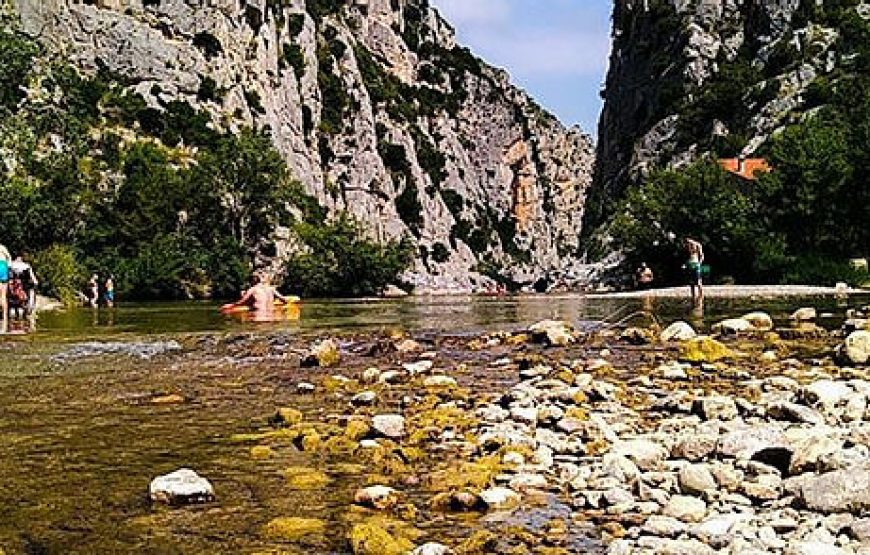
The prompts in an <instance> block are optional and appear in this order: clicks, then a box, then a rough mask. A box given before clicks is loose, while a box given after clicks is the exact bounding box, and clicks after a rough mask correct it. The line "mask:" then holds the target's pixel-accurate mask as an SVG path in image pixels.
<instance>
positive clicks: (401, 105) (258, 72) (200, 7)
mask: <svg viewBox="0 0 870 555" xmlns="http://www.w3.org/2000/svg"><path fill="white" fill-rule="evenodd" d="M13 5H14V8H15V10H16V11H17V13H18V15H19V16H20V18H21V20H22V24H23V27H24V29H25V30H26V31H27V32H28V33H30V34H32V35H34V36H38V37H40V39H41V40H42V41H43V42H45V43H47V44H50V45H51V46H52V47H53V48H54V49H55V51H56V52H57V53H58V54H59V55H61V56H63V57H65V58H67V59H69V60H71V61H72V62H74V63H75V64H76V65H78V66H79V67H80V68H82V69H84V70H95V69H97V68H100V67H103V68H106V69H108V70H110V71H111V72H113V73H114V74H118V75H120V76H122V77H123V78H124V79H125V80H127V81H128V82H129V83H130V87H132V88H135V90H136V91H138V92H139V93H140V94H141V95H142V96H143V97H144V98H145V99H146V101H147V102H148V103H149V104H150V105H152V106H153V107H160V106H162V105H165V103H166V102H168V101H171V100H179V99H180V100H184V101H186V102H188V103H189V104H190V105H191V106H193V107H194V108H197V109H206V110H207V111H208V112H209V113H211V114H212V117H213V121H214V124H215V125H217V126H220V127H222V128H224V129H235V128H239V127H241V126H243V125H253V126H255V127H258V128H268V129H270V130H271V134H272V137H273V140H274V143H275V145H276V147H277V148H278V149H279V151H280V152H281V153H282V155H283V156H284V158H285V159H286V161H287V163H288V165H289V166H290V168H291V170H292V171H293V173H294V175H295V177H296V178H298V179H299V180H300V181H302V182H303V183H304V185H305V187H306V188H307V190H308V191H309V192H310V193H311V194H313V195H314V196H316V198H317V199H318V200H319V202H320V203H321V204H323V205H324V206H326V207H328V208H329V209H330V210H333V211H338V210H347V211H349V212H351V213H352V214H353V215H355V216H356V217H357V218H358V219H360V220H361V221H363V222H364V223H365V225H366V226H367V227H368V229H369V230H370V232H371V234H372V235H373V236H374V237H378V238H381V239H388V238H398V237H401V236H409V237H412V238H413V239H414V241H416V243H417V244H418V247H419V253H420V254H419V256H418V259H417V261H416V266H415V268H414V269H413V272H412V275H410V276H409V278H410V279H411V281H414V282H416V284H417V285H418V286H420V287H422V288H424V289H425V288H427V287H435V288H445V287H454V286H459V287H463V288H467V287H469V286H471V285H473V284H474V283H475V282H476V281H478V280H479V277H480V276H479V273H478V272H491V271H502V272H504V273H505V274H507V275H510V276H511V277H513V278H515V279H517V280H519V281H531V280H533V279H535V278H536V277H539V276H541V275H543V274H546V273H549V272H552V271H553V270H564V269H566V268H570V267H572V265H574V264H575V263H576V262H577V253H578V251H579V250H580V249H579V234H580V221H581V218H582V214H583V208H584V199H585V195H586V190H587V187H588V186H589V184H590V182H591V172H592V166H593V159H594V152H593V147H592V145H591V141H590V139H589V138H588V137H587V136H585V135H583V134H582V133H580V132H579V130H574V129H570V130H569V129H565V128H564V127H563V126H562V125H561V124H560V123H559V122H558V121H557V120H556V119H555V118H554V117H552V116H551V115H549V114H547V113H545V112H544V111H543V110H541V109H540V108H539V107H538V106H537V105H536V104H535V103H534V101H533V100H532V99H531V98H529V96H528V95H526V94H525V93H524V92H523V91H521V90H519V89H517V88H515V87H514V86H512V85H511V84H510V81H509V77H508V75H507V74H505V73H504V72H502V71H499V70H496V69H494V68H492V67H489V66H487V65H486V64H485V63H483V62H481V61H480V60H478V59H477V58H475V57H474V56H473V55H471V54H470V53H469V52H468V51H467V50H466V49H463V48H461V47H458V46H457V45H456V43H455V38H454V33H453V30H452V28H451V27H450V26H449V25H448V24H447V23H446V22H445V21H444V20H443V19H442V18H441V17H440V16H439V15H438V13H437V12H436V11H435V10H434V9H432V8H430V7H429V6H428V4H427V2H426V0H354V1H348V2H345V1H343V0H318V1H310V0H309V1H308V2H305V1H304V0H241V1H240V0H214V1H211V2H207V3H203V2H201V1H197V0H132V1H121V0H95V1H90V2H78V1H75V0H13Z"/></svg>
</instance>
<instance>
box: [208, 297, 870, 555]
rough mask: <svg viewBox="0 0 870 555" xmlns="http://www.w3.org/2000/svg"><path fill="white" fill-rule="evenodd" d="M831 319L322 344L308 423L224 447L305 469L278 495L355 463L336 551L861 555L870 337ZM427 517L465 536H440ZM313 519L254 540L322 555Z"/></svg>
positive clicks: (292, 421) (291, 418)
mask: <svg viewBox="0 0 870 555" xmlns="http://www.w3.org/2000/svg"><path fill="white" fill-rule="evenodd" d="M846 316H847V319H846V321H845V324H844V326H843V327H842V328H841V329H837V330H833V331H829V330H826V329H824V328H821V327H819V326H817V325H816V324H814V323H813V320H814V319H815V317H816V314H815V310H814V309H812V308H804V309H801V310H798V311H796V312H795V314H794V315H793V319H792V321H791V322H790V323H789V324H788V325H786V326H781V327H774V322H773V321H772V320H771V319H770V317H769V316H767V315H766V314H765V313H762V312H754V313H750V314H747V315H745V316H743V317H741V318H733V319H729V320H725V321H723V322H720V323H719V324H717V325H716V326H713V328H712V333H713V335H712V336H698V335H696V333H695V330H693V329H692V328H691V326H689V325H688V324H686V323H682V322H679V323H675V324H674V325H671V326H669V327H668V328H667V329H665V330H661V329H658V328H640V327H635V328H623V329H618V330H617V329H607V330H602V331H597V332H594V333H581V332H579V331H575V330H574V329H573V328H572V327H571V326H570V325H569V324H566V323H563V322H555V321H547V322H541V323H539V324H537V325H536V326H532V327H531V328H529V329H528V330H527V331H525V332H510V333H508V332H504V333H494V334H488V335H485V336H479V337H432V336H430V337H419V338H416V339H412V338H409V337H405V336H402V335H401V334H395V335H393V336H391V337H382V338H374V339H371V338H369V339H370V340H369V341H368V342H362V343H360V342H338V341H334V340H332V339H324V340H322V341H319V342H317V343H316V344H314V345H312V346H311V349H310V351H309V352H307V353H301V354H300V356H299V360H300V364H301V365H302V366H308V367H313V368H314V369H315V370H316V371H315V373H314V374H308V375H307V376H306V380H298V381H297V382H296V384H295V387H296V389H297V392H298V398H299V399H305V398H314V399H316V400H317V402H316V404H317V405H318V406H319V407H320V408H319V410H316V411H307V410H300V409H297V408H295V407H283V408H281V409H279V410H278V411H277V414H276V415H275V416H274V417H273V418H272V419H271V425H270V426H269V427H268V428H262V429H259V430H256V431H254V432H253V433H248V434H239V435H236V436H233V437H232V438H230V441H231V442H233V443H235V444H239V445H247V446H248V448H249V449H250V456H251V457H253V458H255V459H270V458H272V457H275V456H276V453H279V452H280V451H281V450H283V449H293V450H299V451H302V452H305V453H310V454H311V455H312V456H313V457H317V458H316V459H312V461H315V460H317V461H321V462H320V463H319V464H317V463H314V462H312V465H311V466H310V467H293V468H288V469H286V470H285V472H284V475H285V477H286V479H287V481H288V483H289V484H290V485H291V487H292V488H298V489H305V490H312V491H313V492H317V491H319V490H323V488H329V487H331V486H330V483H331V481H332V479H331V477H330V476H329V475H328V474H327V473H326V472H324V470H323V468H325V466H323V465H324V464H326V462H327V461H328V464H333V465H334V464H341V465H355V466H357V467H360V468H361V470H362V471H363V472H364V476H365V480H364V483H363V484H361V485H360V486H359V487H358V488H357V489H356V491H355V492H351V491H349V492H347V496H348V498H349V499H351V498H352V499H353V501H352V505H351V507H349V510H350V511H351V514H352V515H353V518H352V519H351V522H350V523H349V524H348V525H347V529H346V531H345V532H344V536H343V538H344V539H343V541H339V543H340V544H343V545H344V548H345V549H346V550H348V549H349V550H350V551H351V552H353V553H356V554H371V555H376V554H377V555H382V554H391V553H396V554H398V553H408V552H410V553H415V554H418V555H434V554H441V553H457V554H473V553H527V552H535V553H552V554H556V553H590V552H602V553H605V552H606V553H610V554H614V555H616V554H619V555H622V554H654V553H656V554H658V553H675V554H676V553H686V554H704V553H710V554H713V553H723V554H732V553H733V554H738V553H739V554H750V553H785V554H789V555H797V554H801V555H802V554H807V555H810V554H812V555H818V554H858V553H870V519H866V518H864V515H865V514H866V513H867V511H868V510H870V410H868V396H870V375H868V367H867V361H868V355H870V331H868V322H867V319H866V318H867V314H866V309H865V311H864V312H861V311H854V310H853V311H850V313H849V314H847V315H846ZM372 362H374V364H372ZM216 489H217V490H218V491H219V490H220V484H216ZM218 502H219V496H218ZM445 515H448V516H447V517H446V518H447V519H448V521H449V519H451V518H455V517H456V515H465V516H464V517H463V520H462V521H461V522H462V526H463V527H464V529H466V530H468V533H467V534H465V535H464V537H462V538H456V534H455V531H454V533H451V534H449V535H448V536H446V537H443V538H442V537H440V536H439V534H438V531H437V529H432V528H431V523H432V522H435V521H438V520H443V519H444V518H445ZM314 516H316V515H304V514H286V515H275V517H274V518H273V519H272V520H271V521H269V522H268V523H266V524H265V525H264V527H263V529H262V531H261V532H262V534H263V536H264V537H265V538H268V539H269V540H270V541H274V542H276V544H278V545H303V546H309V547H311V546H323V545H324V543H322V542H324V541H326V540H325V539H324V538H325V537H326V536H328V535H329V534H328V533H327V532H326V530H328V529H330V523H329V522H327V521H325V520H321V519H320V518H312V517H314Z"/></svg>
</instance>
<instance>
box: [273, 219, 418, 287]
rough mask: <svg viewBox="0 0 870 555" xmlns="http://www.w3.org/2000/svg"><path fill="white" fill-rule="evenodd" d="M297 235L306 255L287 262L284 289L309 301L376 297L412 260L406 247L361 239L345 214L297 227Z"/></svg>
mask: <svg viewBox="0 0 870 555" xmlns="http://www.w3.org/2000/svg"><path fill="white" fill-rule="evenodd" d="M295 229H296V233H297V235H298V236H299V238H300V239H301V241H302V242H303V243H304V244H305V245H306V246H307V249H308V250H307V252H301V253H298V254H296V255H295V256H293V257H292V258H291V259H290V260H289V261H288V263H287V266H286V271H285V276H284V283H285V286H287V287H289V288H290V289H291V290H293V291H295V292H298V293H300V294H302V295H304V296H307V297H356V296H361V295H374V294H377V293H378V292H380V291H381V290H382V289H383V288H384V287H385V286H386V285H388V284H389V283H391V282H394V281H395V280H396V279H397V278H398V275H399V274H400V273H401V272H402V271H404V270H405V268H407V267H408V264H410V262H411V259H412V253H413V249H412V247H411V245H410V243H408V242H404V241H403V242H390V243H387V244H385V245H379V244H377V243H374V242H372V241H370V240H368V239H365V238H364V237H363V235H362V231H361V228H360V226H359V224H358V223H357V222H355V221H354V220H352V219H351V218H350V217H348V216H347V215H346V214H342V215H341V216H340V217H338V218H337V219H335V220H334V221H331V222H329V223H327V224H325V225H312V224H308V223H300V224H298V225H297V226H296V227H295Z"/></svg>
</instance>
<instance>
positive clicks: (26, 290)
mask: <svg viewBox="0 0 870 555" xmlns="http://www.w3.org/2000/svg"><path fill="white" fill-rule="evenodd" d="M9 270H10V278H11V280H12V281H10V290H11V289H12V288H13V285H12V284H15V285H14V288H15V291H14V292H13V295H12V296H14V297H15V298H16V300H17V301H18V304H19V306H20V307H21V308H23V309H24V313H25V314H28V315H30V314H33V311H34V309H35V308H36V286H37V285H39V281H38V280H37V279H36V274H35V273H34V272H33V266H31V265H30V264H28V263H27V262H25V260H24V257H23V256H22V255H20V254H19V255H18V256H16V257H15V260H13V261H12V263H11V264H10V265H9ZM19 288H20V289H19Z"/></svg>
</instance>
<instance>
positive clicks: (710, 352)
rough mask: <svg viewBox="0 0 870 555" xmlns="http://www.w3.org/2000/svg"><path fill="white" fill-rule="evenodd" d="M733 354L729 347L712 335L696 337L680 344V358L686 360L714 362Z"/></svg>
mask: <svg viewBox="0 0 870 555" xmlns="http://www.w3.org/2000/svg"><path fill="white" fill-rule="evenodd" d="M733 356H734V353H733V352H731V349H729V348H728V347H726V346H725V345H724V344H722V343H721V342H719V341H716V340H715V339H713V338H712V337H707V336H701V337H696V338H695V339H690V340H689V341H685V342H683V343H682V344H681V345H680V360H684V361H688V362H716V361H718V360H722V359H724V358H732V357H733Z"/></svg>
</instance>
